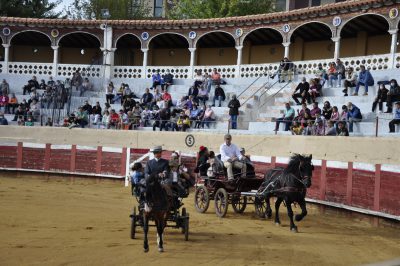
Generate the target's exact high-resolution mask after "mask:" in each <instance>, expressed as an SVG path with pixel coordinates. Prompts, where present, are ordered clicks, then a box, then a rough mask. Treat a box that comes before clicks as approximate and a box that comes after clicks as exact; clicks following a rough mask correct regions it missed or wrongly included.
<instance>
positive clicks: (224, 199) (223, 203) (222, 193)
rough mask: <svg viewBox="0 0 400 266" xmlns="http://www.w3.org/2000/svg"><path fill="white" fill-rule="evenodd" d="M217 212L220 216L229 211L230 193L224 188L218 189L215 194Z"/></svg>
mask: <svg viewBox="0 0 400 266" xmlns="http://www.w3.org/2000/svg"><path fill="white" fill-rule="evenodd" d="M214 204H215V213H216V214H217V216H218V217H221V218H222V217H224V216H225V215H226V212H227V211H228V193H226V190H225V189H224V188H220V189H218V190H217V192H216V193H215V196H214Z"/></svg>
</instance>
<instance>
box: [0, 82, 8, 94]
mask: <svg viewBox="0 0 400 266" xmlns="http://www.w3.org/2000/svg"><path fill="white" fill-rule="evenodd" d="M9 94H10V85H9V84H8V83H7V81H6V80H5V79H3V81H2V82H1V84H0V95H9Z"/></svg>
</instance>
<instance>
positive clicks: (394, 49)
mask: <svg viewBox="0 0 400 266" xmlns="http://www.w3.org/2000/svg"><path fill="white" fill-rule="evenodd" d="M389 33H390V35H392V42H391V45H390V59H391V62H390V67H391V68H395V67H396V52H397V33H398V30H397V29H393V30H389Z"/></svg>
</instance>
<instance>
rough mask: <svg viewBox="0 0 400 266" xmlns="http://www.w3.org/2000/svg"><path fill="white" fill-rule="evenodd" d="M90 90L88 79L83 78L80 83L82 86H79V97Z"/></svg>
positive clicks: (90, 85)
mask: <svg viewBox="0 0 400 266" xmlns="http://www.w3.org/2000/svg"><path fill="white" fill-rule="evenodd" d="M89 90H92V84H91V83H90V81H89V79H88V78H85V79H84V80H83V82H82V85H80V86H79V92H80V94H79V96H80V97H82V96H83V95H84V94H85V92H86V91H89Z"/></svg>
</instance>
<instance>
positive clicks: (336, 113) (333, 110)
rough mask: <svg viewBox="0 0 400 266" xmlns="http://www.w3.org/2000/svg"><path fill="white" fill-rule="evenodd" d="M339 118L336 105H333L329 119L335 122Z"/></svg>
mask: <svg viewBox="0 0 400 266" xmlns="http://www.w3.org/2000/svg"><path fill="white" fill-rule="evenodd" d="M339 119H340V114H339V111H338V108H337V106H333V107H332V115H331V118H330V121H334V122H337V121H339Z"/></svg>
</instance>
